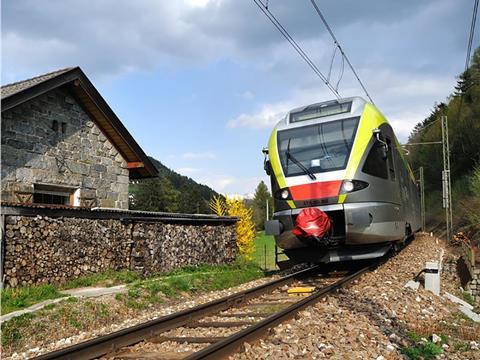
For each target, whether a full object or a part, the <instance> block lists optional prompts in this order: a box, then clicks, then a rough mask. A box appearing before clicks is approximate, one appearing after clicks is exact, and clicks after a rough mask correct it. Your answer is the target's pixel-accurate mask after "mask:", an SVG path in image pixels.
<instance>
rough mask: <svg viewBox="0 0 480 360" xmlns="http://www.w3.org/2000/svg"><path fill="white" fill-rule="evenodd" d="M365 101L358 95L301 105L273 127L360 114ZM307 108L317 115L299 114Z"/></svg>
mask: <svg viewBox="0 0 480 360" xmlns="http://www.w3.org/2000/svg"><path fill="white" fill-rule="evenodd" d="M367 103H368V102H367V101H365V99H363V98H361V97H360V96H354V97H349V98H343V99H339V100H329V101H323V102H318V103H314V104H309V105H305V106H301V107H298V108H295V109H292V110H290V111H289V112H288V113H287V114H286V115H285V116H284V118H283V119H282V120H280V121H279V122H278V123H277V125H276V126H275V128H276V129H277V130H283V129H286V128H293V127H301V126H307V125H313V124H316V123H319V122H327V121H333V120H338V119H343V118H347V117H355V116H361V115H362V113H363V110H364V108H365V105H366V104H367ZM322 109H325V110H326V111H325V113H324V114H323V115H322V114H321V112H322ZM309 110H311V111H310V112H315V113H316V114H317V116H315V117H312V118H308V116H303V117H302V116H300V115H299V114H304V113H308V112H309ZM318 114H320V115H318Z"/></svg>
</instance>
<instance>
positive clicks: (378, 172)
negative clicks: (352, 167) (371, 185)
mask: <svg viewBox="0 0 480 360" xmlns="http://www.w3.org/2000/svg"><path fill="white" fill-rule="evenodd" d="M362 171H363V172H364V173H365V174H368V175H372V176H376V177H380V178H382V179H388V169H387V160H386V159H385V158H384V157H383V144H382V143H380V142H378V141H375V142H374V144H373V146H372V148H371V149H370V152H369V153H368V155H367V159H366V160H365V164H363V168H362Z"/></svg>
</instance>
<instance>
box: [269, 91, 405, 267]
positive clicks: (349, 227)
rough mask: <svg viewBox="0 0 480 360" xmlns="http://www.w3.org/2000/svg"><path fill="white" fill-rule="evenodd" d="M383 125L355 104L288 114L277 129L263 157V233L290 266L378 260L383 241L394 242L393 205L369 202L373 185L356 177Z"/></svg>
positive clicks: (362, 105) (349, 101) (377, 115)
mask: <svg viewBox="0 0 480 360" xmlns="http://www.w3.org/2000/svg"><path fill="white" fill-rule="evenodd" d="M386 123H387V122H386V120H385V118H384V117H383V116H382V115H381V114H380V112H378V110H376V108H375V107H374V106H373V105H372V104H370V103H367V102H366V101H364V100H363V99H361V98H359V97H355V98H350V99H343V100H339V101H336V100H335V101H329V102H323V103H318V104H313V105H309V106H306V107H302V108H298V109H294V110H292V111H291V112H289V113H288V114H287V115H286V116H285V118H284V119H283V120H282V121H280V122H279V123H278V124H277V125H276V127H275V128H274V130H273V132H272V134H271V136H270V140H269V144H268V150H267V149H265V151H264V152H265V153H266V159H265V170H266V172H267V174H268V175H269V176H270V178H271V186H272V195H273V198H274V214H273V217H272V220H270V221H267V223H266V226H265V230H266V233H267V234H271V235H274V236H275V241H276V243H277V246H278V247H280V248H282V249H283V250H284V252H285V253H286V254H287V256H288V257H289V258H290V259H291V260H293V261H294V262H315V263H321V262H336V261H346V260H361V259H368V258H373V257H378V256H382V255H383V254H385V253H386V252H387V251H388V249H389V248H390V244H389V243H388V241H390V240H395V239H397V238H399V237H401V234H400V232H399V231H394V232H392V230H391V229H390V228H389V226H390V225H391V224H390V220H392V221H394V222H395V221H398V220H399V217H400V214H399V213H396V210H395V205H394V204H392V203H395V201H390V200H391V199H387V201H386V202H383V201H382V199H381V196H379V199H375V200H372V196H375V195H376V193H377V192H378V190H377V189H374V190H373V191H372V186H375V187H378V186H379V184H376V183H375V181H376V180H375V179H373V180H372V179H371V178H369V177H368V176H364V174H362V172H361V171H359V165H360V163H361V162H363V161H364V157H365V155H364V154H365V153H366V151H367V148H368V147H371V146H375V144H376V143H377V138H376V133H377V134H378V132H381V130H379V129H381V128H384V125H385V124H386ZM372 144H374V145H372ZM372 182H373V183H372ZM384 190H385V191H388V190H391V191H392V193H395V189H394V188H392V189H387V188H385V189H384ZM378 200H380V201H378ZM383 200H385V199H383ZM312 209H314V210H312ZM397 210H398V206H397ZM397 212H398V211H397ZM372 214H375V215H372ZM380 214H387V216H389V217H390V219H389V220H388V221H382V219H381V216H384V215H380ZM373 216H375V217H376V219H373ZM383 220H384V219H383Z"/></svg>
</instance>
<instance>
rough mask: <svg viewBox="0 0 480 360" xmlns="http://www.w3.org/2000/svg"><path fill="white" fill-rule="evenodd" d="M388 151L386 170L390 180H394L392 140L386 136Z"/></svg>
mask: <svg viewBox="0 0 480 360" xmlns="http://www.w3.org/2000/svg"><path fill="white" fill-rule="evenodd" d="M387 145H388V152H387V164H388V172H389V173H390V180H395V164H394V163H393V147H392V142H391V141H390V139H389V138H387Z"/></svg>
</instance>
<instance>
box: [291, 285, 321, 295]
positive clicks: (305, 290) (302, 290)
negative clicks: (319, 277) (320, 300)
mask: <svg viewBox="0 0 480 360" xmlns="http://www.w3.org/2000/svg"><path fill="white" fill-rule="evenodd" d="M314 290H315V287H314V286H306V287H293V288H290V289H288V291H287V292H288V295H290V296H304V295H308V294H311V293H312V292H313V291H314Z"/></svg>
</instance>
